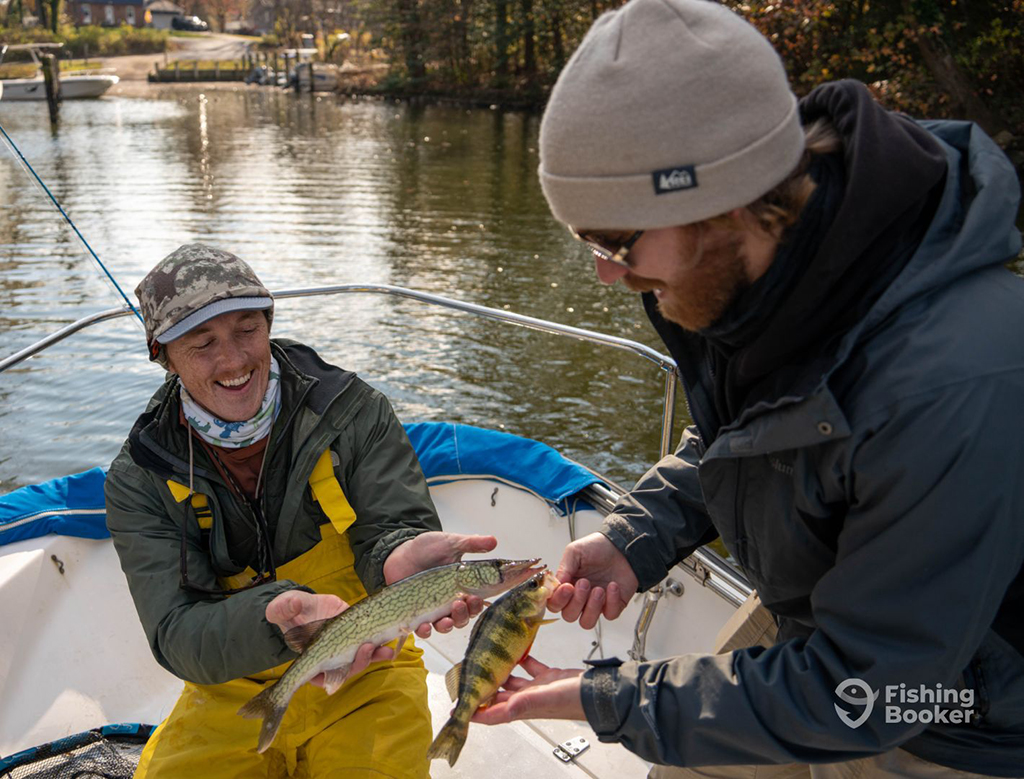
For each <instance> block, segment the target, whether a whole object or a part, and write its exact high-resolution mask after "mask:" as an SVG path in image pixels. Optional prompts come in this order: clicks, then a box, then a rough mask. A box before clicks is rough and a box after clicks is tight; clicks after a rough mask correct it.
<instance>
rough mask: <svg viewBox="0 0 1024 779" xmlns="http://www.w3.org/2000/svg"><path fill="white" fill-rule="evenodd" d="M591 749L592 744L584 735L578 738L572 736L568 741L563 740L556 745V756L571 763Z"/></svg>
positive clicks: (564, 761)
mask: <svg viewBox="0 0 1024 779" xmlns="http://www.w3.org/2000/svg"><path fill="white" fill-rule="evenodd" d="M588 749H590V744H589V743H588V742H587V740H586V739H585V738H583V736H577V737H576V738H570V739H569V740H568V741H563V742H562V743H561V744H559V745H558V746H557V747H555V749H554V752H555V757H557V758H558V759H559V760H561V761H562V762H563V763H571V762H572V761H573V760H574V759H575V758H576V757H577V756H578V755H581V754H583V753H584V752H586V751H587V750H588Z"/></svg>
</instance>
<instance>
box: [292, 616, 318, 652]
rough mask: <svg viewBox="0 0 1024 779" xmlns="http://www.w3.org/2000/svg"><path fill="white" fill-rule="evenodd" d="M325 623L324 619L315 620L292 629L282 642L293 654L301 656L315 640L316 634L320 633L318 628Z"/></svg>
mask: <svg viewBox="0 0 1024 779" xmlns="http://www.w3.org/2000/svg"><path fill="white" fill-rule="evenodd" d="M325 622H327V620H326V619H316V620H313V621H312V622H307V623H306V624H305V625H299V626H298V627H294V628H292V629H291V630H289V631H288V632H287V633H285V634H284V642H285V643H286V644H287V645H288V648H289V649H291V650H292V651H293V652H298V653H299V654H301V653H302V652H304V651H306V647H307V646H309V645H310V644H311V643H312V641H313V639H314V638H316V634H317V633H319V632H320V628H322V627H323V626H324V623H325Z"/></svg>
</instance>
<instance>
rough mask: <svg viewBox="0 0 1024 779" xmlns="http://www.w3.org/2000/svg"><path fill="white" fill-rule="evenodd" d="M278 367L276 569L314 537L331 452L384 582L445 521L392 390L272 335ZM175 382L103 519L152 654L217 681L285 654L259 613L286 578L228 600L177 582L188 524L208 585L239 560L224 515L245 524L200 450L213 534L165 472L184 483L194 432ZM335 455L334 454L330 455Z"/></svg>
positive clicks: (170, 666)
mask: <svg viewBox="0 0 1024 779" xmlns="http://www.w3.org/2000/svg"><path fill="white" fill-rule="evenodd" d="M271 348H272V350H273V354H274V356H275V357H276V358H277V360H278V363H279V364H280V366H281V399H282V404H281V412H280V413H279V415H278V418H277V421H276V422H275V424H274V429H273V431H272V433H271V440H270V443H269V444H268V452H267V455H266V456H267V464H266V468H265V474H266V487H265V490H264V495H265V510H264V513H265V515H266V518H267V523H268V525H269V528H270V536H271V539H272V544H273V555H274V560H275V562H276V564H277V565H282V564H283V563H286V562H288V561H290V560H293V559H295V558H296V557H298V556H299V555H301V554H303V553H304V552H307V551H308V550H310V549H311V548H312V547H313V546H314V545H316V544H317V543H318V542H319V541H320V530H319V528H320V525H321V524H324V523H326V522H328V521H329V520H328V518H327V516H326V515H325V514H324V513H323V511H322V510H321V509H320V507H319V505H318V504H317V503H316V502H315V501H314V500H313V497H312V494H311V490H310V487H309V476H310V474H311V473H312V471H313V466H314V465H315V464H316V462H317V460H318V459H319V457H320V455H321V454H322V453H323V452H324V451H325V450H326V449H327V448H328V447H329V448H330V449H331V451H332V452H333V453H334V454H335V455H336V459H335V462H336V465H335V469H334V473H335V476H336V477H337V479H338V483H339V484H340V485H341V488H342V490H343V491H344V493H345V496H346V497H347V498H348V501H349V503H350V504H351V506H352V508H353V509H354V510H355V513H356V521H355V523H354V524H353V525H352V526H351V527H350V528H349V529H348V531H347V535H348V538H349V542H350V543H351V545H352V551H353V554H354V556H355V567H356V572H357V573H358V575H359V577H360V579H361V580H362V582H363V584H364V586H365V587H366V589H367V590H368V591H370V592H373V591H375V590H377V589H380V588H381V587H382V586H383V585H384V574H383V567H384V561H385V559H386V558H387V556H388V554H390V553H391V551H392V550H393V549H394V548H395V547H396V546H398V545H399V544H401V543H403V542H404V541H407V540H409V539H410V538H413V537H414V536H416V535H417V534H419V533H423V532H426V531H428V530H440V529H441V527H440V522H439V520H438V518H437V513H436V511H435V509H434V504H433V502H432V501H431V499H430V494H429V492H428V490H427V484H426V480H425V479H424V478H423V472H422V471H421V470H420V466H419V462H418V461H417V459H416V453H415V452H414V451H413V449H412V445H411V444H410V443H409V439H408V438H407V437H406V435H405V431H404V429H403V428H402V425H401V424H400V423H399V421H398V419H397V418H396V417H395V414H394V412H393V411H392V410H391V405H390V404H389V403H388V401H387V399H386V398H385V397H384V396H383V395H381V394H380V393H379V392H377V391H376V390H374V389H373V388H372V387H370V386H369V385H367V384H366V383H365V382H363V381H362V380H360V379H359V378H358V377H357V376H356V375H355V374H354V373H350V372H348V371H343V370H341V369H339V368H336V367H334V366H332V365H328V364H327V363H325V362H323V361H322V360H321V359H320V358H319V357H318V356H317V354H316V353H315V352H314V351H313V350H312V349H310V348H309V347H307V346H303V345H302V344H298V343H295V342H291V341H285V340H274V341H272V342H271ZM177 388H178V382H177V378H176V377H175V378H172V379H170V380H168V381H167V382H166V383H165V384H164V385H163V386H161V388H160V389H159V390H158V391H157V393H156V394H155V395H154V396H153V399H152V400H151V401H150V404H149V408H147V410H146V412H145V413H143V414H142V416H140V417H139V419H138V421H137V422H136V423H135V426H134V428H133V429H132V432H131V434H130V435H129V437H128V440H127V441H126V442H125V445H124V447H123V448H122V450H121V452H120V454H118V456H117V458H116V459H115V460H114V462H113V463H112V464H111V466H110V470H109V472H108V474H107V480H106V487H105V489H106V498H107V527H108V528H109V530H110V535H111V538H112V539H113V542H114V548H115V549H116V550H117V554H118V557H119V558H120V560H121V568H122V569H123V570H124V573H125V576H126V577H127V579H128V588H129V590H130V591H131V594H132V598H133V599H134V601H135V607H136V609H137V611H138V613H139V618H140V619H141V621H142V627H143V628H144V629H145V632H146V637H147V638H148V639H149V644H150V647H151V648H152V650H153V656H154V657H155V658H156V660H157V662H159V663H160V665H162V666H163V667H164V668H166V669H167V670H168V671H170V672H171V673H173V674H174V675H175V676H177V677H179V678H181V679H185V680H187V681H191V682H196V683H199V684H217V683H222V682H226V681H229V680H231V679H236V678H239V677H242V676H246V675H250V674H253V673H258V672H260V671H263V670H266V669H267V668H271V667H273V666H275V665H278V664H280V663H283V662H285V661H286V660H290V659H293V658H294V657H295V653H294V652H292V651H291V650H290V649H288V647H287V646H286V645H285V642H284V640H283V638H282V635H281V631H280V630H279V629H278V628H277V627H275V626H274V625H271V624H270V623H269V622H267V620H266V617H265V611H266V607H267V604H268V603H269V602H270V601H271V600H272V599H273V598H274V597H276V596H277V595H279V594H280V593H282V592H284V591H285V590H289V589H295V588H296V586H297V585H296V584H295V583H294V582H291V581H288V580H280V581H276V582H269V583H266V584H262V585H260V586H258V587H254V588H252V589H249V590H246V591H244V592H239V593H237V594H235V595H232V596H230V597H222V596H216V595H205V594H203V593H197V592H194V591H191V590H188V589H184V588H183V587H182V586H181V581H182V578H181V538H182V529H184V530H185V539H186V551H185V554H186V555H187V566H188V578H189V581H190V582H193V583H195V584H197V585H199V586H202V587H206V588H210V589H215V588H217V586H218V585H217V579H218V577H223V576H231V575H234V574H238V573H240V572H241V571H242V570H244V569H245V568H246V561H236V560H232V559H231V555H230V554H229V549H228V541H227V536H226V529H227V526H228V524H234V525H235V526H236V527H237V526H239V525H242V526H245V525H249V524H251V522H252V520H251V518H250V517H249V515H248V514H247V512H246V510H245V508H244V507H243V506H242V505H241V503H240V501H239V500H237V499H236V498H235V497H234V495H233V493H232V492H231V490H230V489H229V488H228V486H227V485H226V484H225V483H224V481H223V480H222V479H221V477H220V476H219V475H218V473H217V472H216V470H214V469H213V468H212V467H203V462H204V459H202V448H201V447H195V453H196V463H197V465H196V467H195V469H194V478H195V491H196V492H198V493H201V494H203V495H206V496H207V497H208V498H209V502H210V507H211V510H212V513H213V520H212V523H213V524H212V527H211V529H210V531H208V533H205V532H203V531H201V530H200V528H199V525H198V523H197V520H196V518H195V516H194V511H193V509H192V507H191V505H190V503H189V501H187V500H186V501H182V502H178V501H176V500H175V498H174V496H173V495H172V494H171V491H170V489H169V488H168V485H167V481H168V480H169V479H173V480H175V481H177V482H178V483H180V484H186V485H187V484H188V483H189V454H188V438H187V435H186V431H185V429H184V427H183V426H182V425H181V423H180V421H179V409H180V400H179V398H178V392H177ZM332 459H333V458H332Z"/></svg>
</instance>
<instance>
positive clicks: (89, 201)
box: [0, 90, 682, 490]
mask: <svg viewBox="0 0 1024 779" xmlns="http://www.w3.org/2000/svg"><path fill="white" fill-rule="evenodd" d="M0 122H2V123H3V125H4V127H5V128H6V130H7V132H8V133H9V134H10V135H11V136H12V137H13V138H14V140H15V141H16V142H17V143H18V145H19V146H20V148H21V149H22V151H23V153H24V154H25V156H26V157H27V158H28V159H29V160H30V161H31V162H32V164H33V165H34V166H35V167H36V170H37V171H38V173H39V174H40V176H41V177H42V179H43V181H45V182H46V183H47V185H48V186H49V187H50V188H51V190H52V191H53V193H54V195H55V196H56V197H57V199H58V200H59V201H60V202H61V203H62V204H63V205H64V206H65V208H66V209H67V211H68V213H69V214H70V215H71V217H72V218H73V219H74V220H75V222H76V224H77V225H78V227H79V229H80V230H81V232H82V233H83V235H84V236H85V237H86V239H87V240H88V241H89V242H90V244H91V245H92V247H93V248H94V249H95V251H96V253H97V254H98V255H99V257H100V258H101V259H102V260H103V261H104V263H105V264H106V265H107V266H108V267H109V268H110V270H111V272H112V274H113V275H114V277H115V278H116V279H117V280H118V281H119V283H120V284H121V286H122V288H123V289H124V290H125V292H127V293H128V294H129V295H131V290H132V289H134V286H135V285H136V284H137V283H138V281H139V279H140V278H141V277H142V276H143V275H144V274H145V273H146V271H147V270H148V269H149V268H150V267H152V265H153V264H155V263H156V262H157V261H158V260H159V259H160V258H161V257H163V256H165V255H166V254H168V253H169V252H170V251H172V250H173V249H174V248H175V247H176V246H178V245H179V244H181V243H184V242H187V241H203V242H207V243H210V244H212V245H215V246H218V247H221V248H224V249H228V250H229V251H233V252H235V253H237V254H239V255H240V256H241V257H243V258H244V259H246V260H247V261H248V262H249V263H250V264H251V265H252V266H253V267H254V268H255V270H256V271H257V273H258V274H259V275H260V276H261V278H262V279H263V281H264V283H266V284H267V286H269V287H270V288H271V289H274V288H289V287H300V286H313V285H324V284H339V283H349V282H372V283H385V284H395V285H399V286H405V287H413V288H415V289H421V290H427V291H430V292H434V293H437V294H440V295H445V296H449V297H454V298H459V299H462V300H467V301H471V302H475V303H480V304H483V305H487V306H494V307H497V308H506V309H509V310H512V311H516V312H519V313H524V314H529V315H532V316H538V317H543V318H546V319H551V320H554V321H558V322H564V323H567V324H571V325H575V326H579V327H586V328H592V329H595V330H600V331H603V332H607V333H612V334H614V335H621V336H625V337H629V338H633V339H635V340H639V341H642V342H644V343H647V344H649V345H651V346H654V347H655V348H657V349H658V350H659V351H664V349H663V348H662V347H661V345H660V343H659V342H658V340H657V337H656V336H655V335H654V333H653V331H652V330H651V328H650V326H649V325H648V324H647V323H646V320H645V317H644V316H643V313H642V310H641V308H640V303H639V300H638V298H637V297H636V296H635V295H633V294H630V293H627V292H624V291H622V290H621V289H608V288H604V287H602V286H601V285H599V284H598V283H597V281H596V278H595V277H594V275H593V272H592V268H591V267H590V266H589V263H588V261H587V259H586V257H585V255H584V252H583V251H582V250H581V249H580V248H579V247H578V246H577V245H576V244H574V242H573V241H572V240H571V239H570V238H569V237H568V235H567V233H566V232H565V231H564V229H563V228H561V227H560V226H559V225H558V224H557V223H556V222H555V221H554V220H553V219H552V218H551V216H550V215H549V213H548V211H547V208H546V205H545V203H544V198H543V195H542V194H541V191H540V186H539V184H538V182H537V176H536V168H537V162H538V158H537V149H536V139H537V129H538V122H539V119H538V118H537V117H536V116H530V115H523V114H517V113H503V112H499V111H487V110H476V109H474V110H466V109H464V108H453V107H439V106H432V107H423V106H419V107H413V106H408V105H396V104H392V103H384V102H377V101H346V102H339V101H336V100H334V99H328V98H316V99H312V98H310V97H309V96H299V97H296V96H295V95H292V94H287V93H272V92H269V91H262V90H261V91H256V90H252V91H247V90H239V91H213V92H209V93H207V94H202V93H200V92H198V91H193V92H180V91H179V92H169V93H167V94H162V95H159V96H158V97H157V98H155V99H150V100H129V99H116V98H115V99H104V100H100V101H79V102H71V103H66V104H65V105H64V106H63V108H62V115H61V126H60V129H59V131H58V132H57V133H55V134H52V133H51V132H50V128H49V122H48V119H47V115H46V109H45V106H42V105H33V104H31V103H16V104H4V103H2V101H0ZM132 299H133V301H134V296H132ZM116 305H118V297H117V296H116V294H115V293H114V291H113V288H112V287H111V286H110V285H109V283H108V282H106V281H105V279H104V278H103V276H102V274H101V272H100V271H99V269H98V268H97V267H96V264H95V263H94V262H93V261H92V259H91V258H89V257H88V255H87V254H86V252H85V251H84V249H83V247H82V246H81V244H80V243H79V242H78V240H77V238H76V237H75V236H74V233H73V232H72V231H71V230H70V228H68V227H67V226H66V225H64V224H63V223H62V221H61V220H60V219H59V218H58V216H57V215H56V213H55V212H54V210H53V209H52V208H51V207H50V206H49V205H47V202H46V200H45V198H44V196H43V195H42V193H41V192H40V191H39V190H38V189H37V188H36V187H34V186H33V184H32V183H31V181H30V179H29V177H28V176H27V175H26V174H25V173H24V172H23V171H22V170H21V169H20V168H19V167H18V165H17V164H16V162H15V161H14V160H13V158H11V156H10V155H8V154H6V153H5V152H4V153H2V156H0V356H6V355H8V354H11V353H13V352H14V351H16V350H17V349H19V348H22V347H24V346H26V345H28V344H30V343H32V342H33V341H35V340H37V339H38V338H39V337H41V336H42V335H43V334H46V333H49V332H51V331H53V330H55V329H57V328H58V327H59V326H61V325H62V324H65V323H67V322H70V321H73V320H75V319H77V318H79V317H81V316H85V315H87V314H90V313H93V312H95V311H98V310H102V309H106V308H110V307H113V306H116ZM274 334H275V335H276V336H284V337H291V338H297V339H300V340H304V341H306V342H308V343H310V344H311V345H313V346H314V347H316V348H317V349H318V350H320V352H321V353H322V354H323V355H324V356H325V358H327V359H328V360H331V361H333V362H335V363H337V364H339V365H343V366H345V367H346V368H350V369H354V370H356V371H358V372H359V373H360V374H361V375H362V376H363V377H364V378H365V379H367V380H368V381H369V382H370V383H371V384H373V385H374V386H376V387H378V388H379V389H381V390H382V391H383V392H385V393H386V394H387V395H388V396H389V397H390V398H391V399H392V402H393V403H394V405H395V407H396V409H397V411H398V413H399V415H400V416H401V417H402V418H403V419H404V420H406V421H414V420H449V421H456V422H466V423H470V424H477V425H483V426H487V427H492V428H496V429H503V430H506V431H508V432H513V433H517V434H520V435H527V436H530V437H533V438H537V439H540V440H542V441H545V442H547V443H550V444H552V445H553V446H556V447H558V448H559V449H561V450H562V451H563V452H565V453H566V454H568V455H569V456H572V457H575V458H576V459H579V460H580V461H581V462H584V463H586V464H587V465H589V466H591V467H593V468H596V469H598V470H601V471H604V472H606V473H607V474H608V475H609V476H611V477H612V478H614V479H616V480H619V481H621V482H624V483H627V482H632V480H633V479H635V478H636V477H637V476H638V475H639V474H640V473H642V472H643V470H644V469H645V466H646V465H647V464H649V463H651V462H653V461H654V460H655V459H656V457H657V451H658V440H659V428H660V405H661V394H662V388H663V384H662V378H661V374H660V373H659V371H657V369H656V368H654V367H653V366H652V365H650V364H649V363H647V362H646V361H645V360H642V359H641V358H638V357H635V356H633V355H630V354H626V353H623V352H618V351H614V350H610V349H603V348H600V347H596V346H592V345H589V344H585V343H582V342H579V341H575V340H571V339H564V338H554V337H552V336H546V335H543V334H538V333H533V332H530V331H526V330H522V329H519V328H514V327H510V326H508V325H503V324H500V323H494V322H489V321H485V320H480V319H476V318H472V317H469V316H467V315H465V314H460V313H457V312H452V311H448V310H445V309H438V308H432V307H427V306H425V305H424V304H422V303H417V302H415V301H408V300H399V299H395V298H389V297H383V296H379V295H358V296H357V295H345V296H340V297H335V298H316V299H311V300H309V299H308V300H284V301H280V302H279V303H278V306H277V314H276V317H275V321H274ZM161 377H162V374H161V372H160V371H159V369H158V368H156V367H155V366H153V365H152V364H150V363H149V362H147V360H146V357H145V349H144V346H143V336H142V331H141V328H140V327H139V326H138V325H137V324H133V323H131V322H129V321H128V320H118V321H115V322H110V323H106V324H103V325H99V326H97V327H95V328H93V329H92V330H89V331H86V332H85V333H83V334H81V335H79V336H77V337H75V338H72V339H70V340H69V341H65V342H63V343H61V344H59V345H58V346H56V347H54V348H52V349H50V350H49V351H47V352H45V353H44V354H42V355H40V356H38V357H36V358H33V359H32V360H29V361H28V362H27V363H25V364H23V365H22V366H20V368H19V369H15V370H12V371H8V372H6V373H4V374H2V375H0V396H2V398H0V490H7V489H10V488H13V487H14V486H17V485H20V484H25V483H29V482H33V481H38V480H41V479H45V478H49V477H52V476H56V475H61V474H64V473H69V472H73V471H78V470H83V469H85V468H87V467H90V466H92V465H95V464H101V465H106V464H107V463H108V462H109V461H110V459H111V458H112V457H113V456H114V454H116V452H117V449H118V447H119V446H120V444H121V442H122V441H123V439H124V437H125V435H126V434H127V432H128V430H129V428H130V425H131V422H132V421H133V420H134V417H135V416H136V415H137V414H138V413H139V412H140V411H141V410H142V408H143V406H144V405H145V401H146V398H147V397H148V396H149V394H150V393H151V392H152V391H153V390H154V389H155V387H156V386H157V385H158V383H159V381H160V379H161ZM680 405H682V404H680ZM679 424H681V420H677V430H678V425H679Z"/></svg>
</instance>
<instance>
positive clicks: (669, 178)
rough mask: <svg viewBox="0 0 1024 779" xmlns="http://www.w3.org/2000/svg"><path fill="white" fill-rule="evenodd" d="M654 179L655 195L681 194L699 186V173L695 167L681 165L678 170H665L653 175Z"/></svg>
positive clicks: (655, 172) (657, 171)
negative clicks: (680, 192) (685, 190)
mask: <svg viewBox="0 0 1024 779" xmlns="http://www.w3.org/2000/svg"><path fill="white" fill-rule="evenodd" d="M651 178H653V179H654V194H655V195H664V194H665V193H666V192H679V191H680V190H683V189H693V188H694V187H696V186H697V172H696V171H695V170H694V169H693V165H680V166H679V167H677V168H665V169H664V170H656V171H654V172H652V173H651Z"/></svg>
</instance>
